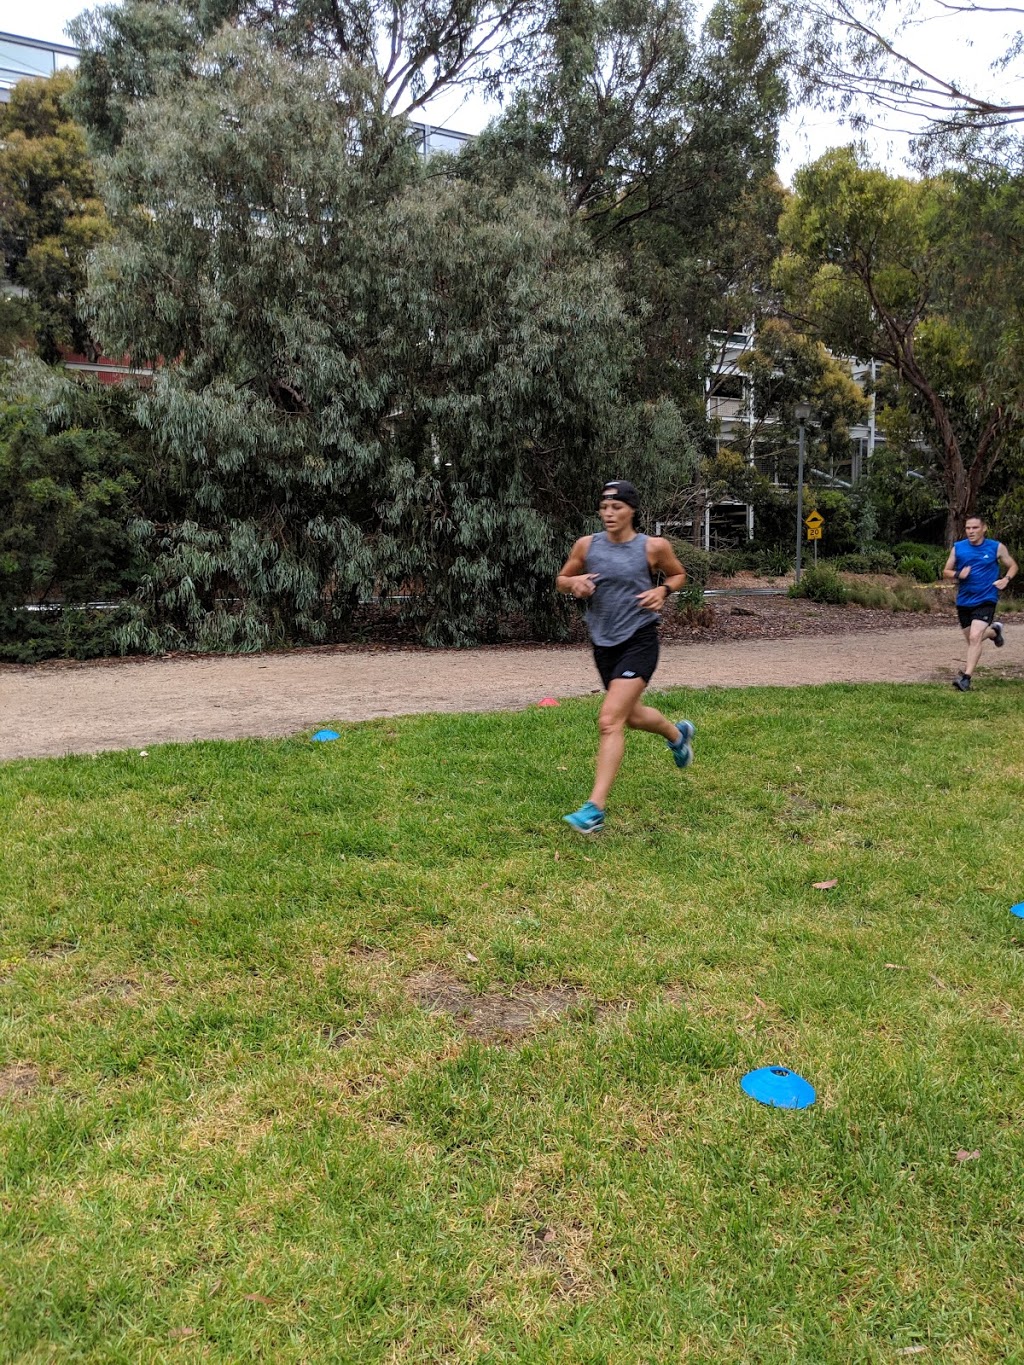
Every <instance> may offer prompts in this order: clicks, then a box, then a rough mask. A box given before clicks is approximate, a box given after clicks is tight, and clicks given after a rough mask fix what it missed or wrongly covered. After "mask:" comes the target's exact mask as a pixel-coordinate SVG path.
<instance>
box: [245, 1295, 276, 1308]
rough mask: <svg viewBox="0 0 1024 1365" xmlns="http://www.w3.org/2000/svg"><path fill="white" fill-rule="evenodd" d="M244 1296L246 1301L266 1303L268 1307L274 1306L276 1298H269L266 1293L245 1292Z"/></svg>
mask: <svg viewBox="0 0 1024 1365" xmlns="http://www.w3.org/2000/svg"><path fill="white" fill-rule="evenodd" d="M242 1297H243V1298H244V1299H245V1301H246V1303H265V1304H266V1305H267V1306H268V1307H272V1306H273V1303H274V1300H273V1299H268V1298H267V1296H266V1294H244V1295H243V1296H242Z"/></svg>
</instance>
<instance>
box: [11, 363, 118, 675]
mask: <svg viewBox="0 0 1024 1365" xmlns="http://www.w3.org/2000/svg"><path fill="white" fill-rule="evenodd" d="M5 378H6V379H7V380H8V382H9V383H10V388H9V390H8V393H9V395H10V396H9V397H8V398H7V400H6V401H4V399H3V397H0V658H4V659H8V660H13V661H17V662H22V663H30V662H34V661H35V660H37V659H45V658H50V657H53V656H55V655H62V656H64V657H69V658H79V659H88V658H95V657H96V656H98V655H103V654H113V653H118V652H120V651H119V650H118V649H117V647H116V644H115V631H116V630H117V629H118V628H119V627H120V626H121V625H122V624H123V621H122V619H121V616H120V615H119V614H118V613H115V612H113V611H100V612H97V611H95V610H92V609H90V607H89V604H90V603H95V602H113V603H117V602H118V601H120V600H122V599H123V598H125V597H126V596H127V595H129V594H130V593H131V592H132V590H133V589H134V587H135V585H136V583H137V582H138V580H139V577H140V575H141V573H142V565H141V563H140V562H139V560H138V558H137V554H136V551H135V548H134V546H133V544H132V542H131V539H130V536H129V533H128V520H129V517H130V516H131V514H132V511H133V507H134V498H135V493H136V490H137V489H138V487H139V483H140V471H141V467H142V457H141V454H140V451H139V449H138V448H137V447H136V446H135V445H133V442H132V440H131V439H129V438H126V437H125V436H124V435H123V434H122V433H121V432H120V431H119V430H118V425H119V424H120V422H121V421H124V422H126V423H128V424H129V425H130V419H128V417H127V411H128V405H129V403H130V401H131V399H130V398H129V397H128V396H126V395H123V394H118V393H114V392H111V391H107V392H105V393H101V392H100V391H99V389H98V386H93V387H92V388H90V387H89V386H87V385H80V384H76V383H75V382H73V381H71V380H68V379H63V378H53V379H49V378H47V379H46V380H45V383H46V384H49V385H50V386H51V388H50V392H48V393H42V394H36V395H34V396H32V395H29V394H26V393H25V392H18V391H17V389H18V385H19V383H20V379H21V375H20V374H19V373H17V372H14V373H13V374H8V375H6V376H5ZM108 423H109V424H108ZM28 603H32V604H41V605H44V606H48V607H50V608H51V609H50V610H46V611H31V612H30V611H26V610H24V608H25V606H26V604H28Z"/></svg>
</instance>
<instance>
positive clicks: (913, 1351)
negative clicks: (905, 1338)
mask: <svg viewBox="0 0 1024 1365" xmlns="http://www.w3.org/2000/svg"><path fill="white" fill-rule="evenodd" d="M927 1349H928V1347H927V1346H904V1348H903V1350H902V1351H897V1352H896V1354H897V1355H898V1356H923V1355H924V1353H925V1351H927Z"/></svg>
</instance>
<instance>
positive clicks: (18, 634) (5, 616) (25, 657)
mask: <svg viewBox="0 0 1024 1365" xmlns="http://www.w3.org/2000/svg"><path fill="white" fill-rule="evenodd" d="M126 617H127V612H126V609H125V608H124V607H123V606H122V607H117V608H114V609H112V610H109V611H101V610H97V609H95V608H89V607H54V608H52V609H50V610H48V611H28V610H26V609H25V608H24V607H18V608H14V607H5V606H0V660H2V661H3V662H4V663H12V664H35V663H40V662H41V661H42V660H43V659H53V658H62V659H105V658H108V657H109V656H110V655H112V654H120V653H121V649H120V646H119V635H118V632H119V631H120V629H121V628H122V627H123V626H124V624H125V621H126Z"/></svg>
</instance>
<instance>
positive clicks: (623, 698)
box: [590, 678, 678, 810]
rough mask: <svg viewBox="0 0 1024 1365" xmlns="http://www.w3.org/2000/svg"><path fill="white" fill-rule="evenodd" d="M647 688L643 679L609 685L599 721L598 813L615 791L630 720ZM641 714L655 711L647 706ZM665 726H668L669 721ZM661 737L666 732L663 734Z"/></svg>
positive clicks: (595, 799)
mask: <svg viewBox="0 0 1024 1365" xmlns="http://www.w3.org/2000/svg"><path fill="white" fill-rule="evenodd" d="M646 686H647V684H646V682H645V681H644V680H643V678H613V679H612V681H611V682H610V683H609V684H608V692H607V695H606V696H605V699H604V703H603V704H602V706H601V714H600V715H599V716H598V718H597V728H598V732H599V736H600V738H599V740H598V745H597V767H596V771H595V773H594V787H593V790H592V791H591V793H590V799H591V801H592V802H593V803H594V805H595V806H597V808H598V809H599V810H604V807H605V802H606V801H607V800H608V793H609V792H610V791H611V789H612V783H613V782H614V781H615V775H616V773H617V772H618V771H619V766H620V764H621V763H622V754H623V751H624V750H625V747H626V724H627V721H628V718H629V717H630V716H631V715H632V713H633V711H634V709H635V708H636V706H637V704H638V702H639V701H640V698H641V696H643V691H644V688H645V687H646ZM641 710H642V711H650V710H652V708H651V707H646V706H645V707H641ZM654 714H655V715H658V714H659V713H658V712H656V711H655V712H654ZM663 719H664V718H663ZM665 724H666V725H668V721H666V722H665ZM638 728H640V729H644V728H646V727H644V726H640V727H638ZM669 728H670V729H671V730H672V738H673V739H677V738H678V731H677V730H676V728H675V726H674V725H673V726H670V727H669ZM659 733H665V732H664V731H660V732H659ZM666 737H667V736H666Z"/></svg>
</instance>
